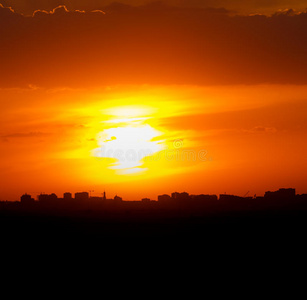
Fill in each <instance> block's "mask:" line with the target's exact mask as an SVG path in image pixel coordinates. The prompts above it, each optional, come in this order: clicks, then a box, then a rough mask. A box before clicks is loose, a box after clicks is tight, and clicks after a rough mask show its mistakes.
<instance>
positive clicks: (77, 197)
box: [75, 192, 89, 202]
mask: <svg viewBox="0 0 307 300" xmlns="http://www.w3.org/2000/svg"><path fill="white" fill-rule="evenodd" d="M75 200H76V201H77V202H83V201H88V200H89V193H88V192H81V193H75Z"/></svg>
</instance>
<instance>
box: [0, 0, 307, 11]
mask: <svg viewBox="0 0 307 300" xmlns="http://www.w3.org/2000/svg"><path fill="white" fill-rule="evenodd" d="M1 2H2V3H3V4H4V5H5V6H12V7H13V8H14V9H15V10H16V11H17V12H19V13H25V14H32V13H33V11H35V10H48V11H50V10H52V9H53V8H54V7H57V6H59V5H65V6H66V7H67V8H68V9H69V10H77V9H78V10H96V9H102V8H104V7H105V6H108V5H110V4H111V3H113V2H114V0H1ZM151 2H153V0H118V1H117V3H121V4H125V5H129V6H130V5H133V6H140V5H144V4H148V3H151ZM158 2H161V3H164V4H168V5H171V6H177V7H197V8H206V7H213V8H220V7H225V8H226V9H228V10H235V11H238V12H240V13H259V12H262V13H264V12H273V11H276V10H278V9H286V8H295V9H305V8H306V1H305V0H269V1H268V0H253V1H246V0H160V1H158Z"/></svg>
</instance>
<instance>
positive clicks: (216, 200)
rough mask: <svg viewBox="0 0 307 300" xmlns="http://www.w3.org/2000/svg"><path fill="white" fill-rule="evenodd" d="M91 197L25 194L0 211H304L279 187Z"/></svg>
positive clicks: (297, 198) (304, 198) (303, 199)
mask: <svg viewBox="0 0 307 300" xmlns="http://www.w3.org/2000/svg"><path fill="white" fill-rule="evenodd" d="M101 195H102V196H101V197H99V196H91V195H90V193H89V192H76V193H75V194H74V195H73V194H72V193H70V192H65V193H64V194H63V196H62V197H58V196H57V195H56V194H55V193H52V194H43V193H41V194H39V195H38V196H37V197H36V199H35V198H33V197H32V196H31V195H29V194H24V195H22V196H21V197H20V201H16V202H0V209H2V210H3V209H7V210H9V209H10V208H11V209H15V210H19V211H23V210H25V211H28V210H36V211H40V210H44V211H50V212H51V211H54V210H57V211H61V210H62V211H89V210H91V211H97V212H103V211H105V212H108V211H114V210H116V211H125V212H127V211H134V212H136V211H139V212H142V211H143V212H144V211H147V212H158V211H169V212H173V213H179V212H180V213H186V214H193V215H202V214H205V213H207V212H221V211H246V210H249V211H253V210H255V211H257V210H272V209H273V210H274V209H291V208H296V209H305V208H307V194H302V195H298V194H296V191H295V189H293V188H281V189H279V190H277V191H267V192H265V194H264V196H256V195H254V196H253V197H251V196H246V195H244V196H237V195H229V194H220V195H208V194H199V195H191V194H189V193H187V192H173V193H172V194H171V195H168V194H163V195H158V197H157V200H151V199H149V198H143V199H142V200H140V201H125V200H123V199H122V197H120V196H118V195H115V196H114V197H111V198H107V196H106V192H104V193H102V194H101Z"/></svg>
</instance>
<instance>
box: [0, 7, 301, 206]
mask: <svg viewBox="0 0 307 300" xmlns="http://www.w3.org/2000/svg"><path fill="white" fill-rule="evenodd" d="M6 2H7V4H10V3H9V1H6ZM55 2H56V1H55ZM68 2H69V1H67V3H65V4H66V5H67V7H68V8H70V7H69V3H68ZM209 2H210V1H208V3H209ZM225 2H226V1H224V2H223V1H221V4H223V3H224V4H225ZM301 2H302V1H301ZM301 2H300V1H297V2H295V3H294V2H293V6H292V7H293V8H298V5H300V3H301ZM3 3H4V2H3ZM17 3H20V6H19V8H18V9H19V11H18V10H17V9H16V12H14V10H13V9H8V8H4V7H0V35H1V40H2V43H1V47H0V54H1V56H0V64H1V69H2V72H1V74H0V101H1V111H0V124H1V127H0V128H1V129H0V155H1V156H0V157H1V158H0V160H1V164H0V176H1V185H0V189H1V190H0V200H6V199H8V200H15V199H18V198H19V197H20V195H21V194H22V193H24V192H27V193H30V194H32V195H33V196H35V195H37V194H39V193H40V192H46V193H51V192H55V193H57V194H58V195H59V196H61V195H62V194H63V192H66V191H71V192H73V193H74V192H77V191H89V190H94V191H95V192H93V194H95V195H97V196H101V193H103V191H104V190H106V191H107V195H108V196H110V197H113V196H114V195H115V194H116V193H117V194H120V195H121V196H122V197H123V198H124V199H129V200H134V199H136V200H139V199H141V198H142V197H150V198H152V199H156V198H157V195H158V194H161V193H171V192H173V191H187V192H190V193H191V194H193V193H214V194H219V193H224V192H227V193H232V194H237V195H244V194H245V193H246V192H247V191H250V194H251V195H254V194H257V195H262V194H264V192H265V191H267V190H275V189H278V188H280V187H294V188H296V189H297V192H298V193H306V184H305V178H307V176H306V175H307V174H306V173H307V172H306V170H307V165H306V164H307V160H306V158H305V153H306V150H307V142H306V133H307V132H306V131H307V124H306V112H307V102H306V100H307V99H306V97H307V96H306V95H307V76H306V74H307V73H306V71H307V68H306V51H307V42H306V41H307V39H304V36H307V35H306V33H307V32H306V28H307V26H306V25H307V13H300V12H298V11H297V12H293V11H289V10H288V11H284V12H282V13H281V12H279V13H277V14H274V15H272V16H240V15H233V14H231V15H229V13H228V12H227V10H226V9H230V7H227V5H223V6H220V7H225V8H226V9H225V10H221V9H219V10H214V9H201V8H193V9H187V8H182V7H183V6H182V5H181V6H180V7H179V6H176V7H170V6H166V5H164V4H159V5H158V6H157V5H155V6H143V7H141V8H133V7H128V6H127V7H126V6H125V7H122V8H121V10H118V7H117V8H116V9H115V8H114V6H113V7H112V8H109V11H106V12H104V13H103V12H102V11H99V12H96V13H93V12H84V13H81V12H72V11H69V9H68V8H64V7H62V8H58V9H56V10H55V11H54V12H53V13H45V12H39V13H36V14H35V15H34V16H30V17H25V16H23V15H22V14H20V13H21V12H22V11H21V7H22V5H21V3H22V2H21V1H20V2H16V7H17ZM33 3H34V2H33ZM80 3H81V4H82V3H83V4H84V2H82V1H80ZM91 3H94V2H91ZM168 3H169V4H170V3H171V1H169V2H168ZM195 3H196V2H195ZM236 3H237V4H238V5H239V4H240V3H241V2H240V1H238V2H236ZM242 3H243V2H242ZM242 3H241V4H242ZM276 3H277V2H276ZM288 3H290V2H288ZM288 3H287V1H280V2H279V4H280V8H283V9H284V8H285V6H286V5H287V4H288ZM4 4H5V3H4ZM57 4H62V3H57ZM294 4H295V5H294ZM277 6H278V5H277ZM277 6H276V7H274V8H276V10H277ZM240 7H242V8H243V6H242V5H241V6H240ZM259 7H260V6H257V7H256V6H255V7H254V10H255V12H257V9H259ZM77 8H78V7H76V8H74V9H77ZM80 8H81V7H80ZM97 8H99V9H100V7H97ZM289 8H290V7H289ZM36 9H37V8H36ZM41 9H46V8H44V7H43V6H41ZM70 9H71V8H70ZM250 9H252V7H250ZM270 9H272V6H271V7H270ZM144 153H146V154H144Z"/></svg>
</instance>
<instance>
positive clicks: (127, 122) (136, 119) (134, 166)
mask: <svg viewBox="0 0 307 300" xmlns="http://www.w3.org/2000/svg"><path fill="white" fill-rule="evenodd" d="M150 112H151V110H150V109H149V108H144V107H134V106H125V107H116V108H111V109H109V110H108V113H109V115H112V116H113V118H111V119H109V120H107V121H104V122H103V123H107V124H108V126H111V125H110V124H114V125H113V126H115V124H116V125H117V124H120V125H118V126H115V127H111V128H106V129H104V130H103V131H102V132H100V133H99V134H98V136H97V141H98V145H99V148H96V149H95V150H94V152H93V155H94V156H95V157H100V158H111V159H113V160H115V161H116V162H115V163H113V164H111V166H110V168H111V169H114V170H117V172H118V174H134V173H139V172H142V171H145V170H146V169H145V168H142V165H143V159H144V158H145V157H148V156H152V155H154V154H155V153H157V152H159V151H162V150H163V149H165V145H164V143H163V140H159V139H158V137H159V136H161V135H162V134H163V133H162V132H160V131H159V130H157V129H155V128H153V127H152V126H151V125H149V124H146V123H145V122H146V120H148V119H149V117H142V116H143V115H147V116H148V115H149V114H150Z"/></svg>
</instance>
